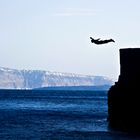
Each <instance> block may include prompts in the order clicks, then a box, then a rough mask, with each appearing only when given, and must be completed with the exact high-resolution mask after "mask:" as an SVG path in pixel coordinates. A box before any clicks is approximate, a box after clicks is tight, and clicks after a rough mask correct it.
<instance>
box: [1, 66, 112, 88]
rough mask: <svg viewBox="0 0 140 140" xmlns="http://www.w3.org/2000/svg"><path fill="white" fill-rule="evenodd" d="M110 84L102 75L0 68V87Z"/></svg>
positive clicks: (110, 81)
mask: <svg viewBox="0 0 140 140" xmlns="http://www.w3.org/2000/svg"><path fill="white" fill-rule="evenodd" d="M112 84H113V81H112V80H110V79H109V78H106V77H103V76H86V75H78V74H72V73H58V72H49V71H41V70H15V69H9V68H0V88H1V89H33V88H41V87H51V86H53V87H55V86H101V85H112Z"/></svg>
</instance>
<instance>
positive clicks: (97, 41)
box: [90, 37, 115, 45]
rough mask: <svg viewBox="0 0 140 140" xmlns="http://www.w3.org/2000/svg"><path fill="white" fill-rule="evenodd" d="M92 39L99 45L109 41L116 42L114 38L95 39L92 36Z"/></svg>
mask: <svg viewBox="0 0 140 140" xmlns="http://www.w3.org/2000/svg"><path fill="white" fill-rule="evenodd" d="M90 39H91V42H92V43H95V44H97V45H101V44H106V43H109V42H115V41H114V40H113V39H107V40H100V38H98V39H94V38H92V37H90Z"/></svg>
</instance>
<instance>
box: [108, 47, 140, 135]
mask: <svg viewBox="0 0 140 140" xmlns="http://www.w3.org/2000/svg"><path fill="white" fill-rule="evenodd" d="M139 86H140V48H133V49H131V48H128V49H120V76H119V79H118V82H116V83H115V85H113V86H112V87H111V88H110V90H109V91H108V120H109V126H110V128H113V129H118V130H123V131H129V132H139V133H140V91H139Z"/></svg>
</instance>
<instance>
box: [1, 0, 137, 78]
mask: <svg viewBox="0 0 140 140" xmlns="http://www.w3.org/2000/svg"><path fill="white" fill-rule="evenodd" d="M139 5H140V1H139V0H116V1H112V0H102V1H101V0H0V66H2V67H10V68H16V69H38V70H49V71H57V72H70V73H78V74H86V75H103V76H107V77H110V78H115V79H117V78H118V75H119V49H120V48H128V47H132V48H133V47H139V46H140V29H139V26H140V8H139ZM90 36H92V37H94V38H101V39H108V38H113V39H114V40H115V41H116V42H115V43H109V44H106V45H102V46H96V45H94V44H92V43H91V42H90V39H89V37H90Z"/></svg>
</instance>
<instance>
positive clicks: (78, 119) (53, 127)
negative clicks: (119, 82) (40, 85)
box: [0, 90, 140, 140]
mask: <svg viewBox="0 0 140 140" xmlns="http://www.w3.org/2000/svg"><path fill="white" fill-rule="evenodd" d="M107 116H108V105H107V91H70V90H69V91H63V90H62V91H55V90H52V91H49V90H0V140H131V139H132V140H140V137H139V136H138V135H131V134H128V133H124V132H119V131H114V130H111V129H110V128H109V127H108V120H107Z"/></svg>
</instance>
